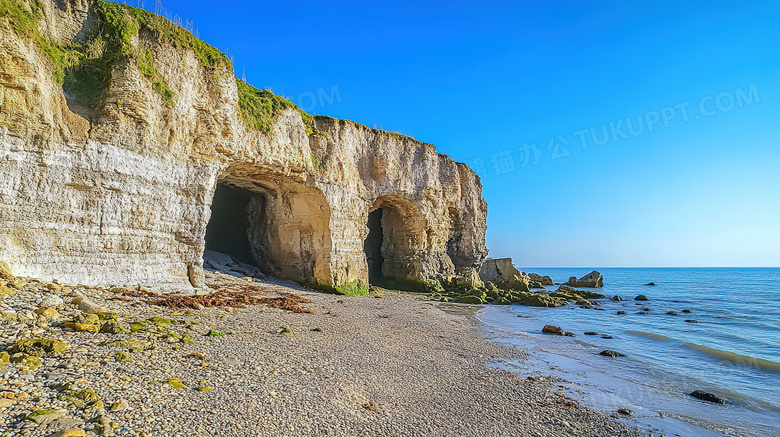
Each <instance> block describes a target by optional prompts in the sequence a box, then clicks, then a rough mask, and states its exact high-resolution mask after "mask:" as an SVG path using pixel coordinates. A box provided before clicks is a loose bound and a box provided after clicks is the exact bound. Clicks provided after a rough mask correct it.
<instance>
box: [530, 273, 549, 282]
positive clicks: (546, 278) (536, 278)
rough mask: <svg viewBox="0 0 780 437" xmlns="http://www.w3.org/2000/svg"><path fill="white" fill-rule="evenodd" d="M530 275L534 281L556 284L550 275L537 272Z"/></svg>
mask: <svg viewBox="0 0 780 437" xmlns="http://www.w3.org/2000/svg"><path fill="white" fill-rule="evenodd" d="M528 277H529V278H531V280H532V281H534V282H539V283H541V284H542V285H555V282H554V281H553V280H552V278H550V277H549V276H541V275H538V274H536V273H529V274H528Z"/></svg>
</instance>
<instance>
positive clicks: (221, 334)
mask: <svg viewBox="0 0 780 437" xmlns="http://www.w3.org/2000/svg"><path fill="white" fill-rule="evenodd" d="M226 335H227V334H225V333H224V332H221V331H215V330H213V329H212V330H210V331H209V332H207V333H206V336H207V337H224V336H226Z"/></svg>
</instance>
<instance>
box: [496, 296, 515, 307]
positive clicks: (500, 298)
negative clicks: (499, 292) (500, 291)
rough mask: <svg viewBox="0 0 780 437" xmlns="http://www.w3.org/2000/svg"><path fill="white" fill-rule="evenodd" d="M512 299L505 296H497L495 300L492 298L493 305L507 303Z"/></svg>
mask: <svg viewBox="0 0 780 437" xmlns="http://www.w3.org/2000/svg"><path fill="white" fill-rule="evenodd" d="M511 303H512V301H511V300H509V299H507V298H505V297H498V298H496V299H495V300H493V305H509V304H511Z"/></svg>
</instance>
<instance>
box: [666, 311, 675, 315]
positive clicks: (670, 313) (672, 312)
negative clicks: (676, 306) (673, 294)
mask: <svg viewBox="0 0 780 437" xmlns="http://www.w3.org/2000/svg"><path fill="white" fill-rule="evenodd" d="M666 314H668V315H670V316H676V315H678V314H677V311H669V312H668V313H666Z"/></svg>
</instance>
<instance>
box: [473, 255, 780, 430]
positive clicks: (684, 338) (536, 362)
mask: <svg viewBox="0 0 780 437" xmlns="http://www.w3.org/2000/svg"><path fill="white" fill-rule="evenodd" d="M591 270H593V269H577V268H568V269H567V268H546V269H529V270H527V272H534V273H538V274H540V275H548V276H550V277H551V278H552V279H553V280H554V281H555V282H556V283H564V282H566V281H567V280H568V278H569V277H570V276H576V277H581V276H583V275H585V274H587V273H589V272H590V271H591ZM596 270H598V271H599V272H600V273H601V274H602V275H603V276H604V287H603V288H599V289H588V290H591V291H596V292H598V293H601V294H605V295H607V296H609V297H612V296H620V297H621V298H622V299H624V300H623V301H622V302H616V301H611V300H600V301H599V303H600V304H601V305H596V306H594V307H593V308H590V309H586V308H580V307H579V306H576V305H567V306H564V307H558V308H537V307H526V306H520V305H509V306H498V305H487V306H485V307H484V308H483V309H482V310H480V311H479V312H478V313H477V317H478V318H479V319H480V320H481V322H482V326H483V329H484V330H485V332H486V334H487V335H488V336H489V337H491V338H492V339H494V340H496V341H499V342H502V343H507V344H511V345H516V346H518V347H519V348H521V349H524V350H526V351H528V352H529V354H530V357H529V358H528V359H525V360H500V361H497V362H495V363H492V365H494V366H496V367H499V368H504V369H507V370H511V371H513V372H517V373H519V374H520V376H521V377H554V378H559V379H558V382H557V384H558V385H560V386H561V388H562V389H563V390H564V391H565V393H566V394H567V395H568V396H570V397H572V398H573V399H575V400H577V401H578V402H580V403H584V404H586V405H589V406H591V407H593V408H596V409H600V410H602V411H603V412H604V413H605V414H607V415H613V416H615V417H617V418H618V420H620V421H622V422H624V423H627V424H628V425H630V426H635V427H639V428H640V430H641V431H642V432H643V434H645V435H670V436H671V435H680V436H697V437H698V436H703V437H706V436H722V435H728V436H762V437H768V436H780V268H603V269H596ZM651 282H652V283H654V284H656V285H655V286H649V285H645V284H648V283H651ZM547 288H548V290H549V291H554V290H555V289H557V286H548V287H547ZM638 295H645V296H646V297H647V298H648V299H649V300H648V301H636V300H634V298H635V297H636V296H638ZM643 309H646V310H645V311H643ZM618 311H625V312H626V315H618V314H617V313H618ZM670 311H673V312H676V313H677V315H672V314H667V313H668V312H670ZM683 311H689V312H683ZM640 312H645V313H646V314H640ZM694 321H695V323H694ZM548 324H550V325H557V326H560V327H561V328H563V330H565V331H569V332H572V333H574V334H575V335H576V336H575V337H564V336H554V335H547V334H542V328H543V327H544V325H548ZM585 332H591V333H593V332H595V333H598V334H599V335H585ZM602 336H605V337H611V338H602ZM603 350H612V351H616V352H619V353H621V354H624V355H625V357H618V358H609V357H605V356H601V355H599V353H600V352H601V351H603ZM694 390H703V391H705V392H709V393H714V394H716V395H718V396H721V397H723V398H725V399H727V401H728V402H727V403H726V404H725V405H722V404H715V403H710V402H706V401H702V400H699V399H696V398H694V397H692V396H691V395H690V393H691V392H693V391H694ZM619 408H625V409H628V410H631V411H633V415H629V416H627V415H624V414H621V413H618V412H617V410H618V409H619Z"/></svg>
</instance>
